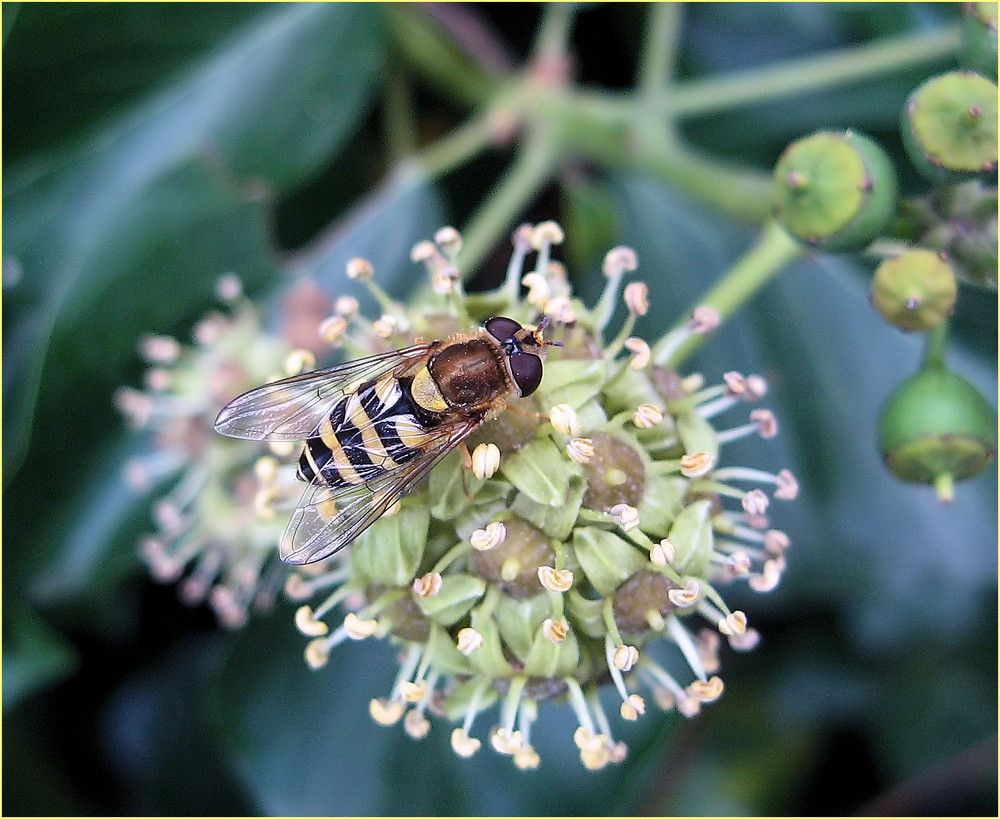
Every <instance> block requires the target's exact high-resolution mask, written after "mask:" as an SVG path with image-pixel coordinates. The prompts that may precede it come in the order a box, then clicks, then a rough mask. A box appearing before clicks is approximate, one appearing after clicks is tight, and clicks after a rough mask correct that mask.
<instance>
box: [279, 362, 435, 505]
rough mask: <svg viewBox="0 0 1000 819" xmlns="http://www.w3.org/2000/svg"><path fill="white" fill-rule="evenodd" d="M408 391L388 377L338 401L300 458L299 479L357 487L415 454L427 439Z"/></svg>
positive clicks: (330, 485)
mask: <svg viewBox="0 0 1000 819" xmlns="http://www.w3.org/2000/svg"><path fill="white" fill-rule="evenodd" d="M418 412H419V410H417V409H416V408H415V407H414V404H413V400H412V398H411V396H410V395H409V392H408V390H407V389H405V387H404V386H403V385H401V384H400V382H399V381H398V380H397V379H396V378H395V377H393V376H392V375H386V376H383V377H382V378H380V379H379V380H377V381H370V382H368V383H366V384H362V385H361V386H360V387H359V388H358V390H357V391H356V392H353V393H350V394H349V395H345V396H344V397H343V398H342V399H340V401H338V402H337V403H336V404H335V405H334V407H333V409H331V410H330V414H329V416H328V417H327V418H326V420H324V421H323V423H322V424H320V426H319V429H318V430H317V432H318V434H317V435H315V436H313V437H312V438H309V439H308V440H307V441H306V443H305V447H304V448H303V450H302V455H301V456H300V457H299V469H298V477H299V479H301V480H303V481H312V480H313V479H314V478H317V476H318V480H319V481H320V482H321V483H323V484H324V485H326V486H329V487H331V488H334V489H335V488H338V487H342V486H347V485H358V484H362V483H366V482H368V481H371V480H374V479H375V478H378V477H379V476H380V475H382V474H384V473H386V472H391V471H393V470H395V469H397V468H398V467H400V466H402V465H403V464H405V463H407V462H408V461H411V460H413V459H414V458H416V457H417V456H418V455H419V454H420V453H421V451H422V449H423V447H425V446H426V445H427V443H428V441H429V440H430V438H431V436H430V435H429V434H428V432H427V429H426V418H425V421H424V422H423V423H422V422H421V421H420V420H418V418H417V413H418Z"/></svg>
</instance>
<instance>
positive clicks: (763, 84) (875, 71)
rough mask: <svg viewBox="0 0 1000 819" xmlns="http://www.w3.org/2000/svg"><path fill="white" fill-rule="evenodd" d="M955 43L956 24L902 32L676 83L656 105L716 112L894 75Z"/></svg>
mask: <svg viewBox="0 0 1000 819" xmlns="http://www.w3.org/2000/svg"><path fill="white" fill-rule="evenodd" d="M958 45H959V31H958V27H957V26H953V27H951V28H948V29H945V30H944V31H937V32H933V33H930V34H917V35H907V36H903V37H894V38H892V39H886V40H880V41H877V42H875V43H871V44H868V45H863V46H855V47H851V48H843V49H838V50H837V51H832V52H829V53H826V54H821V55H819V56H814V57H804V58H802V59H798V60H787V61H785V62H782V63H779V64H778V65H774V66H768V67H767V68H761V69H757V70H756V71H740V72H739V73H738V74H735V75H733V76H722V77H709V78H706V79H697V80H688V81H686V82H684V83H678V84H677V85H676V86H674V87H673V88H672V89H670V93H669V95H667V94H664V95H661V97H660V99H659V107H660V110H661V111H662V112H663V113H665V114H669V115H671V116H674V117H689V116H692V115H695V114H698V115H701V114H708V113H718V112H719V111H723V110H726V109H731V108H740V107H743V106H746V105H759V104H760V103H762V102H769V101H771V100H775V99H781V98H784V97H789V96H793V95H796V94H805V93H809V92H816V91H823V90H825V89H827V88H832V87H835V86H840V85H846V84H848V83H856V82H865V83H867V82H871V80H872V78H873V77H875V76H877V75H879V74H898V73H901V72H903V71H906V70H907V69H909V68H914V67H919V66H922V65H925V64H926V63H929V62H936V61H940V60H946V59H948V58H950V57H952V56H953V55H954V52H955V50H956V49H957V48H958Z"/></svg>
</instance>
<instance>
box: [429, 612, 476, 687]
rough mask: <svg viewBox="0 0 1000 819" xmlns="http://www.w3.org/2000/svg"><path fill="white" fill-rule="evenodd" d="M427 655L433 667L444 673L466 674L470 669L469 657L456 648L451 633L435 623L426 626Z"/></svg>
mask: <svg viewBox="0 0 1000 819" xmlns="http://www.w3.org/2000/svg"><path fill="white" fill-rule="evenodd" d="M427 656H428V657H429V658H430V660H431V662H432V663H434V667H435V668H437V669H439V670H441V671H442V672H444V673H445V674H461V675H466V674H469V673H470V672H471V670H472V669H471V666H470V665H469V658H468V657H466V656H465V655H464V654H462V652H461V651H459V650H458V648H457V647H456V646H455V641H454V640H453V639H452V637H451V635H450V634H449V633H448V632H447V631H446V630H445V629H444V628H443V627H442V626H439V625H438V624H437V623H430V624H429V626H428V637H427Z"/></svg>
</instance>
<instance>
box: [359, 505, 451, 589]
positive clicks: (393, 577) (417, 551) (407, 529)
mask: <svg viewBox="0 0 1000 819" xmlns="http://www.w3.org/2000/svg"><path fill="white" fill-rule="evenodd" d="M430 517H431V516H430V512H429V511H428V510H427V509H426V508H424V507H420V506H409V507H403V508H402V509H400V510H399V512H397V513H396V514H394V515H385V516H384V517H382V518H381V519H380V520H378V521H376V522H375V523H374V524H373V525H372V526H371V527H370V528H369V529H368V530H367V531H365V532H364V533H362V535H361V536H360V537H359V538H358V541H357V545H356V546H355V547H354V554H353V557H352V559H353V561H354V565H355V566H356V568H357V569H358V573H359V574H361V575H362V576H363V577H366V578H367V579H368V580H369V581H371V582H372V583H382V584H385V585H386V586H409V585H410V583H411V582H412V581H413V578H414V576H415V575H416V572H417V568H418V567H419V566H420V560H421V558H422V557H423V554H424V547H425V546H426V545H427V528H428V526H429V525H430Z"/></svg>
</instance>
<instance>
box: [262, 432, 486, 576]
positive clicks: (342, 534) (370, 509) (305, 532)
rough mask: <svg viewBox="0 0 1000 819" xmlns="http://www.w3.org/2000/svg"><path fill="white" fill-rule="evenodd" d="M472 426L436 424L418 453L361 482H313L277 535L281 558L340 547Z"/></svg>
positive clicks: (315, 556)
mask: <svg viewBox="0 0 1000 819" xmlns="http://www.w3.org/2000/svg"><path fill="white" fill-rule="evenodd" d="M477 426H479V422H478V421H476V420H473V419H462V420H459V421H455V422H452V423H446V424H442V426H441V427H438V428H436V430H435V432H439V434H438V435H437V437H436V438H435V439H434V440H433V441H432V442H431V443H430V444H429V446H428V447H427V448H426V449H423V450H421V454H420V455H418V456H417V457H416V458H414V459H413V460H411V461H408V462H407V463H405V464H402V465H400V466H399V467H397V468H395V469H391V470H389V471H386V472H381V473H380V474H379V475H378V476H377V477H375V478H372V479H371V480H369V481H366V482H364V483H360V484H350V485H346V486H340V487H336V488H331V487H329V486H325V485H323V484H321V483H319V482H318V481H316V480H314V481H313V482H312V483H311V484H310V485H309V486H308V487H307V488H306V490H305V492H303V493H302V498H301V499H300V500H299V505H298V508H296V510H295V512H293V513H292V519H291V520H290V521H289V522H288V528H287V529H285V534H284V536H283V537H282V538H281V545H280V553H281V559H282V560H284V561H286V562H288V563H314V562H315V561H317V560H322V559H323V558H325V557H329V556H330V555H332V554H333V553H334V552H337V551H339V550H340V549H342V548H344V546H346V545H347V544H348V543H350V542H351V541H352V540H354V538H356V537H357V536H358V535H360V534H361V533H362V532H363V531H364V530H365V529H367V528H368V527H369V526H370V525H371V524H372V523H374V522H375V521H376V520H378V518H379V517H381V516H382V514H383V513H384V512H385V510H386V509H388V508H389V507H390V506H391V505H392V504H393V503H395V502H396V501H397V500H398V499H399V498H400V497H402V496H403V495H404V494H406V492H408V491H409V490H410V489H411V488H413V487H414V486H415V485H416V484H417V483H419V481H420V480H421V478H423V477H424V476H425V475H426V474H427V473H428V472H430V470H431V469H433V467H434V465H435V464H436V463H437V462H438V461H439V460H440V459H441V458H443V457H444V456H445V455H447V454H448V453H449V452H451V451H452V450H453V449H454V448H455V447H456V446H458V445H459V444H460V443H461V442H462V441H464V440H465V439H466V438H467V437H468V436H469V434H470V433H471V432H472V431H473V430H474V429H475V428H476V427H477Z"/></svg>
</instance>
